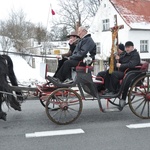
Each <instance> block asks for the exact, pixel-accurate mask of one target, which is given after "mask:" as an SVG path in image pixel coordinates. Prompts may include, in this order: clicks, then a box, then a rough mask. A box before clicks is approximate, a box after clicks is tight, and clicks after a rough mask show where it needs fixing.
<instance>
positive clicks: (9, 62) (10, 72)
mask: <svg viewBox="0 0 150 150" xmlns="http://www.w3.org/2000/svg"><path fill="white" fill-rule="evenodd" d="M2 56H3V57H4V58H5V59H6V60H7V66H8V77H9V80H10V82H11V84H12V85H13V86H18V82H17V78H16V75H15V73H14V69H13V62H12V59H11V58H10V57H9V56H8V55H2ZM16 94H17V98H18V99H19V100H23V98H22V93H21V91H17V92H16Z"/></svg>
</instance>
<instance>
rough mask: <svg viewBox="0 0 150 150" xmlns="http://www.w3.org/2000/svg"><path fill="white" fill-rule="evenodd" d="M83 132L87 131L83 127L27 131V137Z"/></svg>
mask: <svg viewBox="0 0 150 150" xmlns="http://www.w3.org/2000/svg"><path fill="white" fill-rule="evenodd" d="M81 133H85V132H84V131H83V130H82V129H71V130H57V131H44V132H34V133H27V134H26V135H25V137H26V138H33V137H46V136H56V135H69V134H81Z"/></svg>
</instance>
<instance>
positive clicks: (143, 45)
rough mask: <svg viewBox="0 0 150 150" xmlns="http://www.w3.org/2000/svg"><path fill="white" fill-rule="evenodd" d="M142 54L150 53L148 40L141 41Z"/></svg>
mask: <svg viewBox="0 0 150 150" xmlns="http://www.w3.org/2000/svg"><path fill="white" fill-rule="evenodd" d="M140 52H141V53H146V52H148V40H141V41H140Z"/></svg>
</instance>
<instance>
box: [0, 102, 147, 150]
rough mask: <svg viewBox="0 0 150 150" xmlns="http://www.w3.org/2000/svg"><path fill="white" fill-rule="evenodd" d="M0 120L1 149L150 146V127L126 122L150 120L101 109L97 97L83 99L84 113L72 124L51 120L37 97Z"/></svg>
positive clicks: (108, 149)
mask: <svg viewBox="0 0 150 150" xmlns="http://www.w3.org/2000/svg"><path fill="white" fill-rule="evenodd" d="M7 114H8V116H7V121H6V122H4V121H1V120H0V150H48V149H49V150H141V149H142V150H150V128H142V129H129V128H127V127H126V125H129V124H136V123H149V122H150V120H142V119H140V118H137V117H136V116H134V115H133V114H132V112H131V111H130V109H129V108H128V106H126V108H125V109H124V110H123V111H122V112H119V113H117V112H114V113H105V114H104V113H101V112H99V109H98V105H97V101H94V102H91V101H90V102H84V107H83V111H82V114H81V116H80V117H79V118H78V120H77V121H75V122H74V123H72V124H70V125H65V126H60V125H56V124H54V123H52V122H51V121H50V120H49V119H48V118H47V116H46V113H45V110H44V108H43V106H42V105H41V104H40V102H39V101H38V100H28V101H26V102H25V103H23V104H22V112H17V111H14V110H9V111H8V112H7ZM67 129H82V130H83V131H84V132H85V133H83V134H76V135H61V136H60V135H57V136H49V137H36V138H26V137H25V135H26V134H27V133H34V132H40V131H56V130H67Z"/></svg>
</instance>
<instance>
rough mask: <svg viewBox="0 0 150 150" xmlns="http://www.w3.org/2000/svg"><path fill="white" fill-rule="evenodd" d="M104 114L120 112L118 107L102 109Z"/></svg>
mask: <svg viewBox="0 0 150 150" xmlns="http://www.w3.org/2000/svg"><path fill="white" fill-rule="evenodd" d="M103 111H104V112H119V111H121V110H120V109H119V108H118V107H114V108H108V109H104V110H103Z"/></svg>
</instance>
